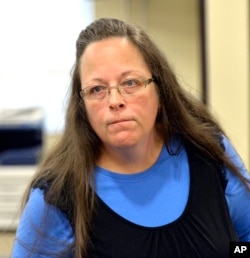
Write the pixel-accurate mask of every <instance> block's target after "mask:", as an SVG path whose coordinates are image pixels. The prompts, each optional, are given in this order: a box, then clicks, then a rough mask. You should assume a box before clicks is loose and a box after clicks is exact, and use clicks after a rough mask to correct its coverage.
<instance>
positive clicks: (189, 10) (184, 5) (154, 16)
mask: <svg viewBox="0 0 250 258" xmlns="http://www.w3.org/2000/svg"><path fill="white" fill-rule="evenodd" d="M95 5H96V6H95V15H96V18H101V17H115V18H120V19H124V20H126V21H129V22H133V23H136V24H137V25H139V26H141V27H143V28H144V29H146V30H147V32H148V33H149V34H150V35H151V37H152V38H153V39H154V41H155V42H156V43H157V45H158V46H159V47H160V48H161V49H162V50H163V52H164V53H165V54H166V55H167V57H168V59H169V61H170V63H171V64H172V66H173V68H174V69H175V70H176V72H177V74H178V78H179V80H180V81H181V83H182V84H184V85H185V86H186V87H188V88H189V89H190V90H191V91H192V92H193V93H194V94H195V95H196V96H197V97H200V81H201V76H200V41H199V22H198V21H199V16H198V6H197V0H188V1H186V0H157V1H155V0H102V1H96V2H95Z"/></svg>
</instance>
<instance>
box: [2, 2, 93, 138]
mask: <svg viewBox="0 0 250 258" xmlns="http://www.w3.org/2000/svg"><path fill="white" fill-rule="evenodd" d="M93 16H94V13H93V2H92V1H88V0H1V1H0V33H1V35H0V38H1V40H0V109H5V108H21V107H30V106H40V107H42V108H44V112H45V118H46V121H45V126H46V130H47V131H48V132H50V133H53V132H57V131H58V130H60V129H61V127H62V126H63V116H64V112H63V111H64V105H63V103H65V101H66V98H65V96H66V92H67V88H68V86H69V81H70V70H71V68H72V66H73V63H74V57H75V41H76V39H77V37H78V34H79V32H80V30H82V29H83V28H85V26H86V25H87V24H89V23H90V22H91V21H92V20H93Z"/></svg>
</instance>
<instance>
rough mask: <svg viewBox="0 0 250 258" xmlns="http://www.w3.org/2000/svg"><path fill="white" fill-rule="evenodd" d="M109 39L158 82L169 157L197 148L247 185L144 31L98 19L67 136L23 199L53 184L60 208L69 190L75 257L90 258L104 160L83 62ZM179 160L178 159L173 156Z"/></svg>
mask: <svg viewBox="0 0 250 258" xmlns="http://www.w3.org/2000/svg"><path fill="white" fill-rule="evenodd" d="M109 37H126V38H127V39H128V40H130V41H131V42H132V43H133V44H134V45H135V46H136V47H137V48H138V49H139V51H140V52H141V54H142V55H143V57H144V59H145V61H146V63H147V64H148V67H149V69H150V70H151V72H152V75H153V78H154V80H155V82H156V87H157V91H158V93H159V96H160V108H159V113H158V116H157V120H156V127H157V129H158V131H159V133H160V134H161V135H162V137H163V139H164V141H165V144H166V146H167V148H168V151H169V152H170V153H172V152H173V151H172V150H171V147H170V139H171V138H172V137H176V136H177V137H179V138H180V139H181V140H182V143H183V144H192V145H193V146H195V147H196V148H197V149H198V150H199V151H200V152H202V153H204V155H205V156H208V157H210V158H213V159H214V160H217V161H219V162H221V163H224V164H225V165H226V166H228V167H229V168H230V169H232V170H233V171H234V172H235V173H236V174H237V175H238V176H239V177H240V178H241V179H242V180H243V181H244V179H243V177H242V176H241V174H240V173H239V171H238V170H237V168H236V167H235V166H234V165H233V164H232V163H231V162H230V160H229V159H228V158H227V157H226V156H225V154H224V151H223V148H222V147H221V145H220V143H219V141H218V137H217V136H219V135H220V133H223V131H222V129H221V128H220V126H219V124H218V123H217V122H216V121H215V120H214V119H213V117H212V116H211V115H210V114H209V112H208V110H207V108H206V107H205V106H204V105H203V104H202V103H201V102H199V101H197V100H196V99H194V98H193V97H192V96H190V95H189V94H188V93H187V92H186V91H185V90H184V89H183V88H182V87H181V86H180V85H179V83H178V80H177V78H176V76H175V74H174V73H173V71H172V69H171V67H170V65H169V64H168V62H167V60H166V58H165V56H164V55H163V54H162V53H161V51H160V50H159V49H158V48H157V46H156V45H155V44H154V43H153V42H152V41H151V39H150V38H149V37H148V35H147V34H146V33H145V32H144V31H143V30H142V29H141V28H139V27H137V26H134V25H131V24H127V23H125V22H123V21H120V20H117V19H109V18H106V19H99V20H96V21H94V22H93V23H92V24H90V25H89V26H88V27H87V28H86V29H84V30H83V31H82V32H81V33H80V35H79V37H78V39H77V42H76V61H75V65H74V67H73V69H72V81H71V91H70V97H69V103H68V109H67V113H66V118H65V120H66V122H65V130H64V132H63V135H62V137H61V139H60V141H59V142H58V144H57V145H56V146H55V147H54V149H53V150H52V151H51V152H50V153H49V154H48V155H47V156H46V158H45V159H44V161H43V162H42V163H41V165H40V169H39V171H38V172H37V174H36V175H35V177H34V179H33V181H32V182H31V184H30V186H29V188H28V189H27V194H26V197H25V199H24V205H25V203H26V202H27V200H28V194H29V191H30V189H31V188H32V187H34V186H36V184H37V183H38V182H41V180H44V182H50V186H49V190H48V191H47V193H46V196H45V198H46V201H47V202H48V203H51V204H54V205H57V206H58V205H59V203H60V202H61V199H62V197H61V196H62V193H63V191H65V189H66V195H65V194H64V195H63V196H64V197H65V198H67V200H64V201H67V202H69V203H70V204H71V205H70V207H71V208H72V218H73V224H74V230H75V231H74V232H75V246H74V247H75V256H76V257H79V258H81V257H86V256H87V248H88V244H89V226H90V224H91V218H92V212H93V210H94V191H93V189H94V183H93V182H94V180H93V170H94V166H95V163H96V160H97V159H98V157H99V155H100V146H101V141H100V139H99V138H98V136H97V135H96V133H95V132H94V131H93V129H92V128H91V126H90V124H89V121H88V118H87V115H86V110H85V106H84V102H83V100H82V99H81V97H80V95H79V92H80V89H81V82H80V75H79V73H80V72H79V70H80V69H79V66H80V58H81V56H82V55H83V53H84V51H85V49H86V47H87V46H88V45H89V44H91V43H92V42H95V41H99V40H102V39H106V38H109ZM173 154H174V153H173Z"/></svg>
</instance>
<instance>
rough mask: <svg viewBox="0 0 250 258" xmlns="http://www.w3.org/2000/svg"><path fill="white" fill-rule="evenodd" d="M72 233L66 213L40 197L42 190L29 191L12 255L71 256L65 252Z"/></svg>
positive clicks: (72, 236)
mask: <svg viewBox="0 0 250 258" xmlns="http://www.w3.org/2000/svg"><path fill="white" fill-rule="evenodd" d="M73 242H74V235H73V232H72V228H71V225H70V223H69V221H68V219H67V217H66V215H65V214H64V213H63V212H61V211H60V210H59V209H58V208H56V207H54V206H52V205H49V204H47V203H46V202H45V200H44V194H43V191H42V190H40V189H35V190H32V191H31V193H30V197H29V201H28V202H27V204H26V207H25V209H24V211H23V213H22V216H21V219H20V222H19V225H18V228H17V232H16V239H15V241H14V245H13V250H12V255H11V257H12V258H24V257H34V258H45V257H46V258H52V257H53V258H54V257H59V256H60V255H59V254H61V253H63V252H65V255H62V256H60V257H73V255H72V253H71V254H69V253H68V254H67V255H66V251H68V250H69V247H70V245H71V244H72V243H73Z"/></svg>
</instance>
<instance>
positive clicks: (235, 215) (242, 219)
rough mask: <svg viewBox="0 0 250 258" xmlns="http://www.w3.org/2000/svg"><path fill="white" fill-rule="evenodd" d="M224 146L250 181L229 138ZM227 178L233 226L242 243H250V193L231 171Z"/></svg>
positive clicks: (226, 194)
mask: <svg viewBox="0 0 250 258" xmlns="http://www.w3.org/2000/svg"><path fill="white" fill-rule="evenodd" d="M223 144H224V146H225V152H226V154H227V156H228V157H229V158H230V159H231V161H232V162H233V163H234V164H235V165H236V166H237V167H238V168H239V170H240V171H241V173H242V175H244V177H245V178H248V179H249V180H250V175H249V173H248V171H247V170H246V168H245V166H244V164H243V162H242V160H241V158H240V157H239V155H238V154H237V152H236V150H235V149H234V147H233V146H232V145H231V143H230V142H229V141H228V139H227V138H224V139H223ZM226 176H227V180H228V184H227V187H226V191H225V197H226V200H227V203H228V207H229V212H230V215H231V219H232V222H233V225H234V227H235V230H236V232H237V233H238V236H239V239H240V241H242V242H244V241H245V242H250V191H249V190H247V189H246V187H245V186H244V185H243V183H242V182H241V180H240V179H239V178H238V177H237V176H236V175H235V174H234V173H233V172H232V171H230V170H229V169H226ZM249 182H250V181H249ZM249 184H250V183H249Z"/></svg>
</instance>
